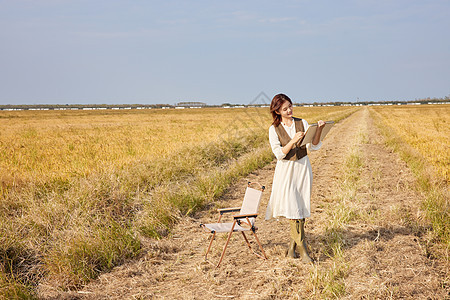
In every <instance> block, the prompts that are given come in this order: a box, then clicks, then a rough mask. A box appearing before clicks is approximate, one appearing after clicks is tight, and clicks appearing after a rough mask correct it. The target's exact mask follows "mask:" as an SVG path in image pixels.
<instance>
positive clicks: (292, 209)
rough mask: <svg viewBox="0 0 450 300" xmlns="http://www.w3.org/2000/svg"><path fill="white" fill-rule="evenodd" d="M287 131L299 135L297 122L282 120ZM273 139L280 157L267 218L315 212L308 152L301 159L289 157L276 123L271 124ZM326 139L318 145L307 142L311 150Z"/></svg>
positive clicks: (274, 146) (298, 216)
mask: <svg viewBox="0 0 450 300" xmlns="http://www.w3.org/2000/svg"><path fill="white" fill-rule="evenodd" d="M302 121H303V127H304V128H305V130H306V129H307V128H308V122H306V121H305V120H303V119H302ZM281 124H282V126H283V127H284V129H285V130H286V132H287V134H288V135H289V136H290V137H291V138H292V137H293V136H294V135H295V122H292V125H291V126H290V127H288V126H286V125H284V124H283V123H281ZM269 141H270V146H271V147H272V152H273V154H275V157H276V158H277V165H276V167H275V174H274V175H273V184H272V193H271V194H270V200H269V204H268V205H267V210H266V220H269V219H270V218H278V217H286V218H288V219H303V218H308V217H310V216H311V208H310V207H311V205H310V198H311V188H312V179H313V175H312V168H311V163H310V162H309V158H308V156H304V157H302V158H301V159H299V160H285V159H283V158H284V157H285V156H286V154H284V153H283V151H281V148H282V147H281V143H280V140H279V138H278V135H277V133H276V131H275V127H274V126H273V125H272V126H270V128H269ZM321 146H322V142H319V144H317V145H312V144H307V145H306V147H307V149H308V150H319V149H320V147H321Z"/></svg>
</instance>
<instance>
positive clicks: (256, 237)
mask: <svg viewBox="0 0 450 300" xmlns="http://www.w3.org/2000/svg"><path fill="white" fill-rule="evenodd" d="M253 235H254V236H255V239H256V241H257V242H258V245H259V249H260V250H261V252H262V254H263V255H264V257H265V258H266V259H267V255H266V252H264V249H263V247H262V245H261V242H260V241H259V239H258V236H257V235H256V232H253Z"/></svg>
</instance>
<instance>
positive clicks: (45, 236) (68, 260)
mask: <svg viewBox="0 0 450 300" xmlns="http://www.w3.org/2000/svg"><path fill="white" fill-rule="evenodd" d="M353 111H355V108H348V107H322V108H302V114H301V116H302V117H303V118H305V119H307V120H308V121H310V122H313V121H316V120H318V119H319V118H322V119H326V120H330V119H332V120H335V121H339V120H341V119H343V118H345V117H347V116H348V115H350V114H351V113H352V112H353ZM269 124H270V115H269V113H268V111H267V108H266V109H257V108H248V109H192V110H140V111H137V110H132V111H16V112H0V126H1V128H2V131H1V132H0V197H1V198H0V232H1V233H2V235H1V236H0V297H6V298H8V297H13V298H14V297H24V298H27V297H31V296H33V295H39V290H40V289H41V288H43V287H52V288H53V289H56V290H67V289H73V288H77V287H80V286H81V285H82V284H86V283H88V282H89V281H90V280H92V279H93V278H96V277H97V276H98V275H99V274H101V273H103V272H106V271H109V270H111V269H112V268H113V267H114V266H117V265H120V264H122V263H123V262H125V261H126V260H128V259H131V258H135V257H138V256H139V255H141V254H140V253H141V252H142V251H143V246H142V243H143V241H145V240H146V239H148V238H154V239H160V238H163V237H165V236H167V235H168V233H170V232H171V230H172V228H173V226H174V224H175V223H177V220H178V219H179V217H180V216H186V215H192V214H193V213H195V212H196V211H198V210H199V209H200V208H202V207H204V206H205V205H206V204H208V203H210V202H212V201H214V200H215V199H217V198H218V197H220V196H221V195H223V193H224V192H225V191H226V189H227V188H228V187H229V186H230V185H231V184H233V183H234V182H235V181H236V180H238V179H239V178H241V177H242V176H246V175H247V174H248V173H250V172H252V171H254V170H256V169H258V168H261V167H263V166H264V165H266V164H267V163H269V162H270V161H272V154H271V152H270V148H269V147H268V145H267V128H268V126H269ZM145 251H146V250H145Z"/></svg>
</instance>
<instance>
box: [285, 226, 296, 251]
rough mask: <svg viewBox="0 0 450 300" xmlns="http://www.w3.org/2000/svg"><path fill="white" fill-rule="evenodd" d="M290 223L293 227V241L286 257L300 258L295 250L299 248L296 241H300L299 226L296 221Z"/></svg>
mask: <svg viewBox="0 0 450 300" xmlns="http://www.w3.org/2000/svg"><path fill="white" fill-rule="evenodd" d="M289 223H290V225H291V241H290V243H289V249H288V251H287V252H286V257H291V258H298V255H297V253H295V248H296V247H297V243H296V242H295V241H296V240H297V239H298V232H297V224H296V222H295V220H290V222H289Z"/></svg>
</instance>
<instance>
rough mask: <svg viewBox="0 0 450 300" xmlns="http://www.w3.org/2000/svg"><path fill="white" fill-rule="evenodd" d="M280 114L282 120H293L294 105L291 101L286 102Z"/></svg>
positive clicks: (279, 111)
mask: <svg viewBox="0 0 450 300" xmlns="http://www.w3.org/2000/svg"><path fill="white" fill-rule="evenodd" d="M278 114H279V115H281V117H282V118H286V119H290V118H292V104H291V103H289V101H284V103H283V105H282V106H281V107H280V109H279V110H278Z"/></svg>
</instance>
